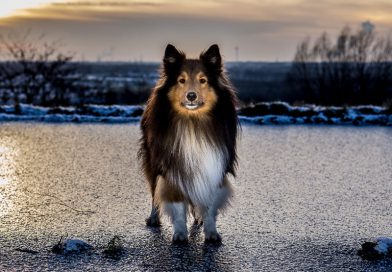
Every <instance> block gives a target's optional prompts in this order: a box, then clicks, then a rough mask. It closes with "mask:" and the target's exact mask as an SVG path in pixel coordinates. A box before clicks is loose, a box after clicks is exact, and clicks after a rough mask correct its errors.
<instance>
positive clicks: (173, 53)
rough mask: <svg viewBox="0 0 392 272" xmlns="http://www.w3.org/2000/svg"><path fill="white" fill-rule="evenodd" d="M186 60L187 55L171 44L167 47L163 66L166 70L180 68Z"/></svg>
mask: <svg viewBox="0 0 392 272" xmlns="http://www.w3.org/2000/svg"><path fill="white" fill-rule="evenodd" d="M184 59H185V54H184V53H183V52H182V51H179V50H178V49H177V48H175V47H174V46H173V45H171V44H170V43H169V44H168V45H167V46H166V49H165V56H164V57H163V65H164V67H165V70H168V69H170V68H171V67H179V65H180V64H181V63H182V62H183V61H184Z"/></svg>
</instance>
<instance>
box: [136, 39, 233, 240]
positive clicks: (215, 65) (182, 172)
mask: <svg viewBox="0 0 392 272" xmlns="http://www.w3.org/2000/svg"><path fill="white" fill-rule="evenodd" d="M236 103H237V97H236V94H235V91H234V89H233V87H232V85H231V83H230V82H229V80H228V78H227V77H226V75H225V72H224V69H223V65H222V57H221V55H220V52H219V47H218V46H217V45H216V44H214V45H212V46H211V47H210V48H209V49H208V50H206V51H204V52H202V53H201V54H200V57H199V58H198V59H188V58H186V56H185V54H184V53H183V52H182V51H179V50H177V49H176V48H175V47H174V46H173V45H171V44H169V45H167V47H166V50H165V55H164V58H163V66H162V70H161V77H160V79H159V81H158V83H157V85H156V87H155V88H154V89H153V91H152V94H151V96H150V98H149V100H148V102H147V106H146V109H145V111H144V114H143V117H142V120H141V130H142V138H141V141H140V149H139V158H140V159H141V161H142V168H143V170H144V173H145V176H146V178H147V180H148V183H149V187H150V190H151V194H152V210H151V214H150V216H149V218H147V219H146V223H147V225H148V226H160V217H161V216H162V215H163V214H166V215H168V216H169V218H170V219H171V222H172V224H173V230H174V234H173V242H174V243H184V242H187V241H188V231H187V223H186V221H187V214H188V213H191V214H192V215H193V216H194V218H195V223H197V224H203V230H204V235H205V241H206V242H211V243H216V242H218V243H219V242H221V236H220V235H219V234H218V232H217V229H216V217H217V215H218V212H219V211H220V210H221V209H223V208H225V206H227V204H228V202H229V200H230V198H231V197H232V195H233V190H232V186H231V184H230V182H229V180H228V177H227V176H228V175H229V174H231V175H233V176H235V168H236V165H237V155H236V138H237V130H238V118H237V114H236V109H235V106H236Z"/></svg>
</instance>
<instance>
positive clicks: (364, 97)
mask: <svg viewBox="0 0 392 272" xmlns="http://www.w3.org/2000/svg"><path fill="white" fill-rule="evenodd" d="M288 80H289V82H290V84H294V86H296V87H297V88H299V89H300V90H302V92H303V96H304V100H305V101H306V102H308V103H318V104H327V105H332V104H335V105H336V104H338V105H342V104H382V103H383V101H385V100H386V99H387V97H388V96H389V97H390V96H391V93H390V92H391V89H390V88H391V83H392V40H391V38H389V37H380V36H378V35H377V34H376V32H375V31H374V26H373V25H371V24H370V23H369V22H366V23H363V24H362V28H361V29H359V30H357V31H355V32H354V31H353V30H352V29H351V28H350V27H348V26H346V27H344V28H343V29H342V30H341V32H340V33H339V35H338V36H337V38H336V40H335V43H333V42H332V40H331V38H330V37H329V35H328V34H327V33H325V32H324V33H323V34H322V35H321V36H320V37H319V38H317V39H316V40H315V41H314V43H313V44H312V43H311V41H310V39H309V38H306V39H304V40H303V41H302V42H301V43H300V44H299V45H298V46H297V50H296V53H295V57H294V61H293V64H292V68H291V71H290V72H289V75H288Z"/></svg>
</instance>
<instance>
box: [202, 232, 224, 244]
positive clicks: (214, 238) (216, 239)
mask: <svg viewBox="0 0 392 272" xmlns="http://www.w3.org/2000/svg"><path fill="white" fill-rule="evenodd" d="M205 242H206V243H209V244H220V243H221V242H222V237H221V236H220V235H219V233H218V232H216V231H215V232H206V233H205Z"/></svg>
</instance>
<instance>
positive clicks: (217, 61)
mask: <svg viewBox="0 0 392 272" xmlns="http://www.w3.org/2000/svg"><path fill="white" fill-rule="evenodd" d="M200 60H201V61H202V62H203V63H204V65H205V66H207V68H211V69H212V70H214V71H216V72H221V71H222V57H221V54H220V52H219V46H218V45H217V44H213V45H211V46H210V48H208V49H207V51H205V52H203V53H201V55H200Z"/></svg>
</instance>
